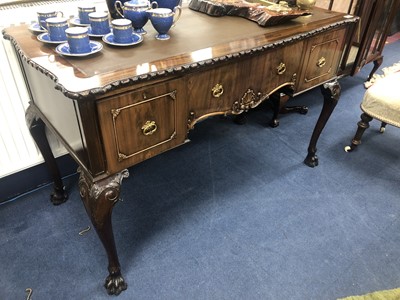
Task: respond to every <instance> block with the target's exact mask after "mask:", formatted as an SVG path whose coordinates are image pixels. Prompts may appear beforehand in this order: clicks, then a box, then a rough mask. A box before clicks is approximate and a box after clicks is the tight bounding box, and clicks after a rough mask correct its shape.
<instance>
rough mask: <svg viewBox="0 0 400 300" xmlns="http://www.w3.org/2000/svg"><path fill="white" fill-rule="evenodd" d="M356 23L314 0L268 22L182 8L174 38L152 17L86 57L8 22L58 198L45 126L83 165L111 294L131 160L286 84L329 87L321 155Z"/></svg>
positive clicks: (84, 191)
mask: <svg viewBox="0 0 400 300" xmlns="http://www.w3.org/2000/svg"><path fill="white" fill-rule="evenodd" d="M356 22H357V18H355V17H352V16H345V15H344V14H341V13H335V12H331V11H326V10H322V9H317V8H315V9H314V10H313V13H312V15H309V16H303V17H299V18H297V19H295V20H291V21H289V22H287V23H285V24H282V25H277V26H273V27H268V28H264V27H260V26H258V25H257V24H256V23H254V22H251V21H248V20H246V19H243V18H239V17H219V18H218V17H210V16H208V15H206V14H202V13H199V12H195V11H192V10H190V9H188V8H184V9H183V12H182V17H181V19H180V20H179V21H178V22H177V24H176V26H175V27H174V28H173V29H172V30H171V31H170V34H171V39H170V40H168V41H158V40H156V39H154V33H155V32H154V30H152V29H151V28H150V26H151V25H149V24H148V25H147V27H148V28H146V29H147V30H148V34H147V35H146V36H145V37H144V41H143V42H142V43H141V44H139V45H137V46H135V47H112V46H109V45H107V44H104V45H103V46H104V48H103V49H102V51H101V52H99V53H97V54H94V55H91V56H87V57H82V58H76V57H69V58H68V57H63V56H60V55H58V54H57V53H56V52H55V50H54V46H48V45H45V44H43V43H42V42H40V41H38V40H37V38H36V36H34V35H32V34H31V33H30V32H29V30H28V26H27V25H20V26H15V27H9V28H7V29H5V30H4V31H3V35H4V37H5V38H6V39H9V40H10V41H11V42H12V44H13V46H14V48H15V50H16V53H17V56H18V58H19V60H20V63H21V70H22V72H23V74H24V77H25V79H26V85H27V86H28V90H29V93H30V97H31V102H30V106H29V108H28V109H27V112H26V119H27V124H28V126H29V128H30V131H31V133H32V136H33V138H34V139H35V141H36V143H37V144H38V147H39V149H40V150H41V152H42V154H43V156H44V158H45V161H46V163H47V164H48V166H49V170H50V171H51V172H52V175H53V178H54V181H55V191H54V194H53V195H52V202H53V203H54V204H60V203H62V202H64V201H65V200H66V198H67V195H66V192H65V191H64V188H63V184H62V181H61V178H60V175H59V171H58V169H57V167H56V164H55V159H54V157H53V155H52V152H51V149H50V147H49V144H48V142H47V139H46V135H45V130H44V128H45V127H47V128H48V129H49V130H51V131H52V132H53V133H54V134H55V135H56V136H57V137H58V138H59V139H60V141H61V142H62V143H63V144H64V146H65V147H66V149H67V150H68V152H69V153H70V154H71V156H72V157H73V158H74V159H75V160H76V161H77V163H78V164H79V172H80V179H79V188H80V194H81V198H82V200H83V202H84V205H85V208H86V211H87V213H88V215H89V217H90V219H91V221H92V224H93V226H94V227H95V229H96V232H97V234H98V236H99V238H100V240H101V242H102V243H103V245H104V248H105V250H106V252H107V255H108V271H109V275H108V277H107V278H106V282H105V287H106V289H107V291H108V292H109V293H110V294H119V293H120V292H121V291H123V290H124V289H126V287H127V285H126V283H125V281H124V279H123V277H122V275H121V270H120V264H119V261H118V255H117V250H116V246H115V242H114V235H113V229H112V225H111V215H112V208H113V206H114V205H115V204H116V203H117V201H118V199H119V194H120V187H121V182H122V179H123V178H124V177H127V176H128V171H127V168H128V167H130V166H133V165H135V164H137V163H139V162H141V161H143V160H145V159H148V158H151V157H153V156H155V155H157V154H160V153H162V152H164V151H167V150H169V149H171V148H174V147H176V146H179V145H181V144H183V143H185V142H186V141H187V134H188V131H189V130H191V129H193V128H194V126H195V124H196V123H197V122H198V121H200V120H203V119H205V118H207V117H209V116H212V115H218V114H221V115H228V114H240V113H242V112H245V111H247V110H249V109H251V108H254V107H256V106H257V105H259V104H260V103H261V102H263V101H266V100H268V99H269V98H270V96H271V95H273V94H274V93H277V92H279V91H281V90H282V89H285V90H286V91H287V90H289V91H290V92H291V94H292V95H297V94H299V93H302V92H304V91H306V90H308V89H311V88H313V87H316V86H321V90H322V94H323V99H324V105H323V108H322V111H321V114H320V117H319V119H318V121H317V123H316V125H315V129H314V131H313V133H312V136H311V140H310V143H309V147H308V154H307V157H306V158H305V163H306V164H307V165H308V166H311V167H314V166H316V165H317V164H318V159H317V156H316V144H317V141H318V138H319V136H320V133H321V131H322V129H323V128H324V126H325V124H326V122H327V121H328V119H329V117H330V115H331V113H332V111H333V109H334V107H335V105H336V103H337V101H338V100H339V96H340V86H339V84H338V82H337V80H336V79H337V70H338V66H339V63H340V59H341V55H342V53H343V51H344V49H345V47H346V45H347V44H348V39H349V38H348V36H350V35H351V33H352V31H353V27H354V26H353V25H354V24H355V23H356Z"/></svg>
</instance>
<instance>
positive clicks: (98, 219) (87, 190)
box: [78, 168, 129, 295]
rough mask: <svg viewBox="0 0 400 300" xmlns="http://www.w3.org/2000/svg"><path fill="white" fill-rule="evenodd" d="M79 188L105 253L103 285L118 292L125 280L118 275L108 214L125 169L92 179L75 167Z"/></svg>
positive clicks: (116, 255)
mask: <svg viewBox="0 0 400 300" xmlns="http://www.w3.org/2000/svg"><path fill="white" fill-rule="evenodd" d="M78 172H79V173H80V176H79V191H80V194H81V198H82V201H83V203H84V205H85V209H86V212H87V214H88V215H89V217H90V220H91V221H92V224H93V226H94V228H95V229H96V232H97V235H98V236H99V238H100V240H101V242H102V244H103V246H104V249H105V250H106V252H107V257H108V272H109V275H108V276H107V278H106V281H105V284H104V287H105V288H106V289H107V292H108V293H109V294H110V295H118V294H120V293H121V292H122V291H124V290H126V288H127V284H126V283H125V280H124V278H123V277H122V275H121V267H120V264H119V260H118V254H117V248H116V246H115V241H114V233H113V229H112V222H111V214H112V209H113V207H114V205H115V204H116V203H117V201H118V200H119V195H120V188H121V182H122V179H123V178H126V177H128V176H129V173H128V170H123V171H122V172H121V173H117V174H115V175H112V176H110V177H108V178H106V179H103V180H100V181H96V182H93V180H92V178H91V177H90V176H89V175H88V174H86V173H85V171H83V170H82V169H81V168H79V169H78Z"/></svg>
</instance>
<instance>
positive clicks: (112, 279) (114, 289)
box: [104, 274, 128, 295]
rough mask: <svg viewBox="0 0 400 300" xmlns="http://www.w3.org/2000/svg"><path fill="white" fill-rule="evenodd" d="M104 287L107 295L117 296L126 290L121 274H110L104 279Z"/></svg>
mask: <svg viewBox="0 0 400 300" xmlns="http://www.w3.org/2000/svg"><path fill="white" fill-rule="evenodd" d="M104 287H105V288H106V289H107V293H108V294H109V295H119V294H120V293H121V292H122V291H125V290H126V289H127V287H128V285H127V284H126V282H125V280H124V278H123V277H122V275H121V274H118V275H116V274H112V275H111V274H110V275H108V276H107V278H106V282H105V283H104Z"/></svg>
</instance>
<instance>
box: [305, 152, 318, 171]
mask: <svg viewBox="0 0 400 300" xmlns="http://www.w3.org/2000/svg"><path fill="white" fill-rule="evenodd" d="M304 163H305V164H306V165H307V166H309V167H311V168H314V167H316V166H318V156H317V155H315V154H308V155H307V157H306V158H305V160H304Z"/></svg>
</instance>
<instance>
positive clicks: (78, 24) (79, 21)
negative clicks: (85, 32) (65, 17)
mask: <svg viewBox="0 0 400 300" xmlns="http://www.w3.org/2000/svg"><path fill="white" fill-rule="evenodd" d="M69 22H70V23H71V24H72V25H75V26H83V27H86V26H89V25H90V24H83V23H81V20H80V19H79V18H72V19H71V20H69Z"/></svg>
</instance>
